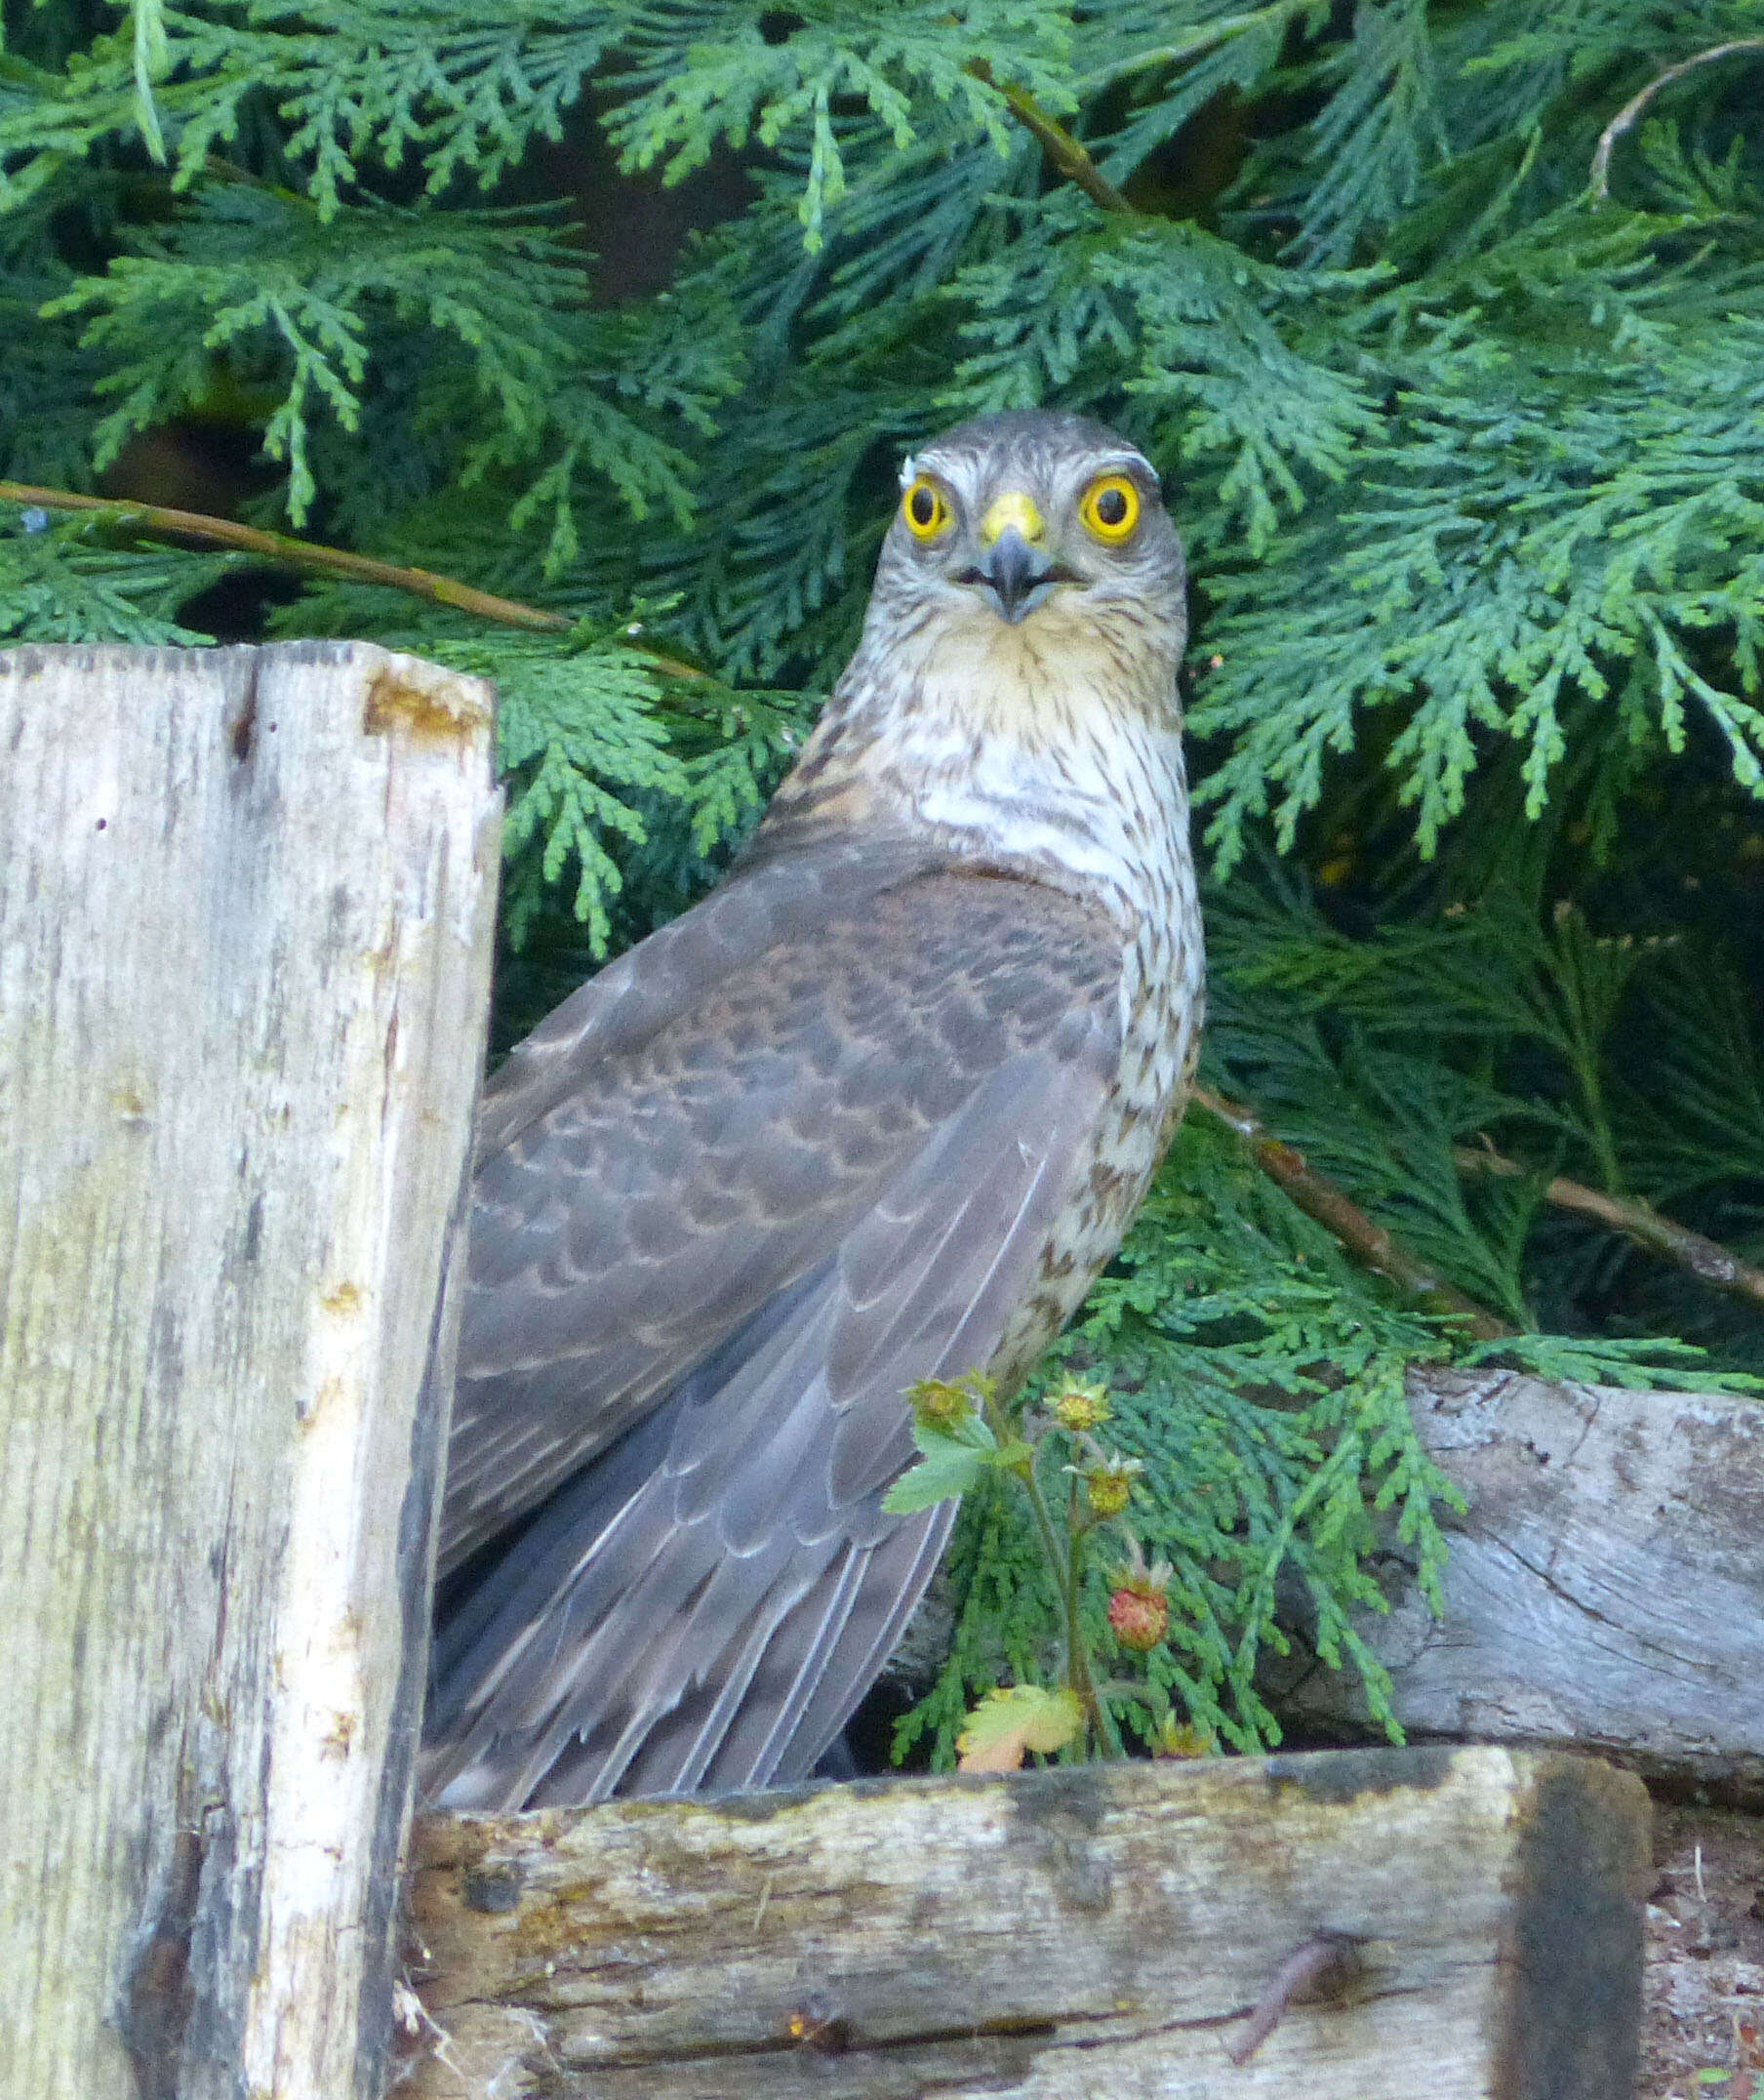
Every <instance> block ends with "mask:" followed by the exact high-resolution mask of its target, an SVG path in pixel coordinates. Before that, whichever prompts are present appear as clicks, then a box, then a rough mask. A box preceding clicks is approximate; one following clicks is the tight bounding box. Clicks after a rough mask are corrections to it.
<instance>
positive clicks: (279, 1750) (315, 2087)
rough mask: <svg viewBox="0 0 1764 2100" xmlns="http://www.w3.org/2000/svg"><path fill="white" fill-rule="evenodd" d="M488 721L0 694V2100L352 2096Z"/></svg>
mask: <svg viewBox="0 0 1764 2100" xmlns="http://www.w3.org/2000/svg"><path fill="white" fill-rule="evenodd" d="M492 732H493V723H492V715H491V696H490V692H489V689H488V688H487V687H486V686H484V685H483V684H482V683H481V682H480V681H478V680H476V679H470V678H462V677H460V676H457V675H456V674H454V673H452V672H449V671H444V670H440V669H438V668H437V667H435V666H432V665H425V664H422V663H420V662H418V661H417V660H416V659H414V658H409V657H399V656H393V655H389V654H387V652H385V651H384V650H381V649H374V648H369V647H366V646H363V645H356V644H348V643H344V644H330V643H324V644H316V643H302V644H297V645H293V646H287V647H278V648H270V649H261V650H253V649H229V650H188V651H183V650H135V649H115V648H101V649H93V648H62V649H56V648H28V649H21V650H17V651H13V652H9V653H3V654H0V1427H3V1429H4V1445H3V1449H4V1459H3V1461H0V1624H3V1625H4V1628H5V1635H4V1643H5V1650H6V1666H7V1685H6V1696H5V1698H3V1699H0V1973H3V1974H4V1976H5V1978H6V1988H5V1993H4V1999H5V2004H6V2012H5V2015H4V2017H3V2018H0V2094H4V2095H5V2096H6V2100H22V2096H26V2095H28V2096H29V2100H125V2096H137V2095H139V2096H141V2100H173V2096H175V2100H208V2096H214V2100H221V2096H222V2095H224V2096H225V2100H248V2096H258V2095H267V2094H269V2093H272V2092H273V2093H274V2094H275V2095H276V2096H277V2100H350V2096H354V2095H360V2096H362V2100H366V2096H367V2095H369V2094H370V2093H377V2092H378V2090H379V2085H380V2074H381V2069H382V2068H383V2062H384V2052H385V2047H386V2044H387V2041H388V2039H389V2034H388V2030H389V2023H390V2008H391V1981H392V1979H391V1968H390V1955H391V1926H392V1906H393V1900H394V1890H395V1886H396V1873H397V1862H398V1857H399V1851H400V1845H401V1839H402V1837H403V1833H404V1830H405V1825H406V1817H407V1813H408V1802H409V1793H410V1777H411V1758H412V1754H413V1750H414V1741H415V1734H416V1729H417V1724H418V1717H419V1707H420V1703H421V1686H422V1675H423V1660H424V1641H425V1628H426V1617H427V1591H428V1579H429V1567H430V1561H431V1546H430V1530H431V1526H430V1521H429V1515H430V1507H431V1503H432V1499H433V1495H434V1491H435V1484H436V1482H435V1476H436V1470H437V1466H438V1462H439V1442H440V1437H441V1434H442V1431H443V1421H444V1409H443V1405H442V1400H443V1396H444V1395H445V1393H446V1391H447V1390H448V1387H449V1386H450V1385H451V1376H452V1373H451V1365H452V1349H453V1335H452V1326H451V1321H450V1313H449V1310H448V1299H447V1294H446V1293H444V1292H443V1291H442V1290H441V1289H440V1284H441V1278H442V1274H443V1269H444V1264H445V1261H446V1257H447V1254H448V1251H449V1248H450V1246H451V1245H452V1244H453V1243H454V1240H455V1238H456V1235H458V1234H459V1233H460V1232H461V1227H462V1220H463V1215H464V1213H463V1198H464V1191H465V1174H466V1167H467V1158H468V1151H469V1139H470V1123H471V1112H472V1105H473V1101H474V1098H475V1093H476V1081H477V1070H478V1064H479V1055H480V1045H481V1042H482V1038H483V1031H484V1025H485V1014H486V1007H487V1002H488V981H489V961H490V944H491V937H492V929H493V922H494V911H495V893H496V878H497V844H498V830H499V798H498V795H497V791H496V789H495V787H494V784H493V781H492V777H491V740H492Z"/></svg>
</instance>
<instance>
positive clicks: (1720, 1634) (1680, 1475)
mask: <svg viewBox="0 0 1764 2100" xmlns="http://www.w3.org/2000/svg"><path fill="white" fill-rule="evenodd" d="M1410 1405H1411V1407H1412V1409H1413V1412H1414V1415H1415V1421H1416V1427H1417V1428H1418V1430H1419V1431H1420V1433H1421V1435H1422V1439H1423V1442H1424V1443H1425V1444H1426V1446H1427V1448H1428V1450H1429V1451H1430V1452H1431V1454H1432V1455H1433V1457H1434V1458H1435V1459H1436V1460H1437V1461H1438V1462H1439V1464H1440V1466H1441V1467H1442V1468H1443V1469H1444V1470H1445V1471H1446V1472H1447V1473H1448V1474H1450V1475H1451V1476H1452V1478H1453V1479H1454V1480H1456V1481H1457V1483H1458V1485H1459V1486H1460V1487H1462V1488H1463V1491H1464V1494H1465V1497H1466V1499H1467V1501H1468V1503H1469V1509H1468V1511H1467V1513H1466V1514H1464V1515H1463V1516H1458V1515H1455V1514H1452V1513H1450V1512H1443V1513H1442V1521H1443V1523H1444V1525H1445V1529H1446V1533H1447V1536H1448V1539H1449V1540H1450V1544H1451V1555H1450V1558H1449V1559H1448V1561H1447V1563H1446V1572H1445V1612H1444V1615H1443V1617H1441V1618H1438V1619H1436V1618H1434V1617H1433V1615H1432V1613H1431V1612H1430V1611H1429V1610H1428V1608H1427V1606H1426V1604H1425V1602H1424V1601H1423V1599H1422V1598H1421V1597H1420V1596H1419V1595H1417V1594H1416V1592H1415V1590H1414V1588H1413V1586H1412V1585H1410V1584H1409V1583H1408V1582H1407V1581H1406V1580H1405V1579H1404V1578H1405V1575H1406V1569H1405V1565H1404V1551H1405V1550H1404V1549H1403V1547H1402V1546H1401V1544H1400V1542H1398V1541H1397V1540H1396V1538H1395V1537H1394V1535H1392V1537H1391V1538H1390V1539H1389V1541H1388V1553H1387V1555H1386V1558H1385V1566H1386V1569H1387V1572H1388V1575H1389V1578H1390V1580H1389V1585H1388V1587H1389V1589H1390V1592H1391V1597H1392V1609H1391V1611H1390V1613H1389V1614H1388V1616H1381V1615H1378V1614H1370V1613H1369V1614H1367V1615H1366V1616H1365V1618H1364V1620H1363V1622H1362V1623H1361V1625H1360V1632H1361V1633H1362V1634H1363V1635H1364V1636H1365V1637H1366V1639H1367V1640H1368V1641H1369V1642H1370V1643H1371V1645H1372V1646H1373V1648H1374V1649H1375V1650H1376V1651H1377V1652H1378V1653H1379V1654H1380V1655H1381V1656H1382V1657H1383V1661H1384V1664H1385V1667H1386V1668H1387V1669H1388V1670H1389V1672H1390V1676H1391V1681H1392V1685H1393V1687H1394V1701H1395V1707H1396V1713H1397V1717H1398V1718H1399V1719H1400V1720H1401V1722H1402V1724H1403V1726H1404V1728H1405V1729H1406V1730H1407V1731H1408V1732H1409V1734H1410V1736H1411V1738H1412V1739H1413V1738H1414V1737H1416V1736H1446V1737H1466V1736H1467V1737H1469V1738H1471V1739H1473V1740H1475V1741H1479V1742H1503V1743H1509V1744H1515V1745H1517V1744H1527V1745H1531V1746H1534V1747H1537V1746H1544V1747H1549V1748H1554V1749H1565V1750H1579V1751H1583V1752H1590V1753H1593V1754H1595V1755H1599V1756H1610V1757H1617V1758H1620V1759H1621V1760H1622V1761H1623V1762H1624V1764H1627V1765H1629V1766H1630V1767H1631V1768H1632V1769H1634V1770H1638V1771H1640V1772H1641V1773H1643V1774H1644V1776H1646V1777H1648V1778H1650V1779H1658V1780H1664V1781H1670V1782H1676V1783H1677V1784H1678V1785H1680V1786H1687V1785H1696V1786H1699V1787H1703V1788H1705V1789H1710V1790H1713V1791H1715V1792H1716V1793H1718V1794H1719V1795H1720V1796H1721V1797H1723V1798H1725V1799H1728V1800H1730V1801H1734V1802H1736V1803H1738V1804H1741V1805H1746V1806H1751V1807H1759V1806H1764V1612H1760V1610H1759V1599H1760V1598H1761V1597H1764V1522H1760V1520H1759V1512H1760V1511H1761V1510H1764V1403H1761V1402H1760V1401H1759V1400H1757V1399H1754V1398H1732V1397H1729V1396H1727V1395H1725V1394H1722V1393H1643V1392H1625V1391H1619V1390H1616V1389H1614V1388H1611V1387H1605V1386H1579V1385H1570V1386H1558V1385H1549V1384H1546V1383H1544V1381H1543V1380H1541V1379H1536V1378H1522V1377H1519V1376H1516V1375H1514V1374H1513V1373H1510V1372H1499V1371H1496V1372H1476V1373H1446V1372H1436V1371H1429V1372H1420V1373H1417V1374H1416V1375H1415V1376H1414V1378H1413V1379H1412V1380H1411V1385H1410ZM1392 1529H1393V1527H1392ZM1300 1631H1301V1632H1302V1631H1303V1629H1302V1628H1301V1629H1300ZM1264 1690H1265V1691H1266V1692H1267V1693H1268V1695H1269V1696H1270V1698H1271V1699H1272V1700H1273V1702H1274V1704H1275V1705H1276V1707H1277V1708H1278V1710H1279V1711H1280V1712H1281V1714H1282V1715H1283V1716H1286V1717H1287V1718H1288V1719H1289V1720H1295V1721H1299V1722H1305V1723H1313V1724H1314V1723H1316V1722H1319V1721H1321V1722H1325V1723H1337V1722H1347V1723H1349V1724H1352V1723H1355V1722H1359V1721H1363V1720H1364V1718H1365V1709H1364V1705H1363V1703H1362V1702H1361V1700H1360V1698H1359V1694H1358V1686H1357V1684H1356V1682H1355V1680H1354V1679H1353V1678H1352V1677H1351V1676H1343V1675H1340V1674H1337V1673H1335V1672H1332V1671H1328V1670H1324V1669H1321V1668H1315V1667H1312V1668H1306V1667H1305V1659H1304V1657H1303V1650H1302V1647H1301V1648H1299V1649H1298V1651H1297V1652H1296V1654H1295V1656H1294V1657H1293V1658H1290V1659H1287V1660H1284V1661H1283V1660H1279V1659H1276V1658H1273V1657H1270V1658H1269V1659H1268V1664H1267V1682H1266V1684H1265V1685H1264Z"/></svg>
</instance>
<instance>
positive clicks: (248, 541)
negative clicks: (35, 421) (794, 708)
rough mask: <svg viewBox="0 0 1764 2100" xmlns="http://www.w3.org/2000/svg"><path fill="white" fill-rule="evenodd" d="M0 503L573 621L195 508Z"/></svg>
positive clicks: (101, 501) (22, 495)
mask: <svg viewBox="0 0 1764 2100" xmlns="http://www.w3.org/2000/svg"><path fill="white" fill-rule="evenodd" d="M0 502H4V503H9V504H22V505H25V507H26V508H29V507H31V506H33V505H34V506H35V507H37V508H39V509H43V510H86V511H92V512H95V513H98V514H100V515H101V516H103V517H104V518H105V519H107V520H109V521H110V522H113V523H115V524H118V525H123V526H128V527H131V528H133V529H134V530H135V531H137V532H142V533H147V534H150V535H152V536H153V537H154V538H155V539H162V540H199V541H202V542H204V543H205V544H206V545H210V546H218V547H224V548H225V549H227V551H229V552H231V553H235V554H253V555H256V556H257V557H258V558H259V559H261V560H262V561H267V562H271V563H273V564H274V565H275V566H276V567H277V568H282V569H295V570H299V571H301V573H302V574H305V575H312V576H342V577H348V578H351V579H352V580H353V581H354V582H356V583H360V584H381V585H383V586H385V587H386V588H387V589H388V590H402V591H406V592H408V593H409V594H410V595H411V596H412V597H418V598H426V599H428V600H429V601H430V602H431V603H432V604H435V605H451V606H454V607H455V608H456V609H457V610H458V611H460V612H462V613H470V614H472V615H474V616H475V617H476V618H477V619H479V620H492V621H496V622H497V623H499V624H500V625H501V626H509V627H528V628H538V629H541V630H542V631H544V632H547V633H554V634H555V633H565V632H567V631H568V630H569V629H570V628H571V627H573V626H575V625H576V623H575V622H574V621H573V620H571V619H569V618H567V617H566V616H565V615H564V614H562V613H553V612H547V611H546V610H545V609H544V608H543V607H542V606H538V605H523V604H521V603H520V602H519V600H518V599H515V598H499V597H498V596H497V595H496V594H495V592H494V591H489V590H479V589H478V588H477V587H476V586H475V585H472V584H461V583H460V582H459V581H458V580H457V579H456V578H454V577H451V576H437V575H436V574H435V572H434V571H433V570H431V569H412V568H405V567H401V566H400V565H399V564H397V563H396V562H389V561H375V560H374V559H372V558H371V557H370V556H369V555H366V554H351V553H350V552H349V551H348V550H347V548H345V547H341V546H324V545H321V544H320V543H319V542H318V541H316V540H296V539H294V538H293V537H292V536H291V535H289V534H287V533H279V532H263V531H261V530H260V529H259V528H258V527H257V526H255V525H241V524H240V523H239V522H238V521H237V519H235V518H217V517H210V516H208V515H207V514H206V513H205V512H203V511H200V510H168V509H167V508H166V507H165V506H164V505H161V504H140V503H134V502H130V501H128V500H126V499H120V498H116V497H109V496H80V495H76V494H75V493H74V492H73V491H72V490H71V489H39V488H32V487H31V486H30V485H29V484H28V483H25V482H22V481H0ZM631 646H632V647H633V648H635V649H636V650H637V651H638V653H639V654H640V655H643V656H645V657H647V658H648V659H649V661H650V662H651V663H652V664H654V665H655V666H656V668H657V669H658V670H661V671H664V672H665V673H666V674H667V676H668V677H670V678H684V679H691V680H694V681H704V682H709V680H710V674H709V672H708V671H702V670H700V669H698V668H697V667H696V666H694V665H691V664H682V663H681V662H679V661H678V659H676V658H674V657H669V656H663V655H662V654H661V653H660V652H659V651H657V650H654V649H651V648H648V647H647V646H645V645H644V644H642V643H636V642H633V643H632V644H631Z"/></svg>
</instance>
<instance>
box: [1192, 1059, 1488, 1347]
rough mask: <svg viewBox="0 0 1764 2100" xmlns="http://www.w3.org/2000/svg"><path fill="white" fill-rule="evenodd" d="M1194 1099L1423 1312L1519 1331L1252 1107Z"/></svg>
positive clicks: (1202, 1094) (1197, 1095)
mask: <svg viewBox="0 0 1764 2100" xmlns="http://www.w3.org/2000/svg"><path fill="white" fill-rule="evenodd" d="M1194 1100H1195V1102H1196V1103H1197V1104H1198V1105H1199V1106H1200V1107H1201V1108H1203V1109H1205V1110H1207V1111H1209V1112H1210V1113H1211V1114H1213V1115H1216V1116H1218V1118H1219V1120H1220V1121H1221V1122H1222V1123H1224V1124H1226V1125H1227V1126H1228V1127H1229V1128H1230V1129H1232V1130H1234V1131H1236V1133H1237V1135H1238V1136H1239V1137H1240V1138H1242V1139H1243V1141H1244V1143H1245V1144H1246V1145H1248V1147H1249V1148H1250V1151H1251V1152H1252V1153H1253V1154H1254V1155H1255V1159H1256V1164H1257V1165H1258V1166H1259V1167H1261V1169H1262V1171H1263V1173H1264V1174H1265V1175H1266V1176H1267V1177H1268V1179H1269V1180H1270V1181H1272V1182H1274V1183H1275V1184H1276V1185H1277V1186H1278V1187H1279V1188H1280V1189H1282V1190H1284V1191H1285V1192H1286V1193H1287V1194H1288V1195H1289V1196H1291V1197H1292V1199H1293V1201H1294V1202H1295V1203H1297V1204H1298V1206H1299V1208H1300V1209H1301V1210H1302V1211H1303V1212H1304V1214H1305V1215H1306V1217H1309V1218H1314V1219H1315V1220H1316V1221H1317V1223H1318V1224H1319V1225H1320V1226H1322V1227H1324V1228H1325V1230H1326V1231H1328V1232H1333V1233H1334V1234H1335V1236H1336V1237H1337V1239H1339V1240H1340V1241H1341V1243H1342V1244H1343V1247H1345V1248H1346V1249H1347V1251H1348V1253H1349V1254H1351V1255H1352V1256H1353V1258H1354V1259H1355V1261H1357V1262H1359V1263H1360V1264H1361V1265H1362V1266H1363V1267H1365V1268H1367V1269H1370V1270H1371V1271H1372V1272H1374V1273H1375V1274H1376V1275H1381V1276H1383V1278H1384V1279H1385V1280H1386V1281H1387V1282H1389V1283H1393V1284H1394V1285H1395V1286H1396V1288H1397V1289H1398V1290H1399V1291H1401V1292H1402V1293H1403V1295H1404V1296H1405V1297H1407V1298H1411V1299H1413V1300H1414V1301H1415V1303H1416V1304H1417V1305H1418V1306H1420V1307H1421V1309H1422V1311H1423V1312H1424V1313H1435V1314H1440V1315H1443V1316H1445V1317H1447V1318H1450V1319H1457V1320H1461V1321H1462V1322H1463V1327H1464V1330H1465V1332H1466V1333H1468V1334H1470V1335H1472V1336H1474V1338H1475V1339H1476V1340H1477V1341H1478V1342H1500V1341H1504V1340H1505V1339H1506V1338H1507V1337H1508V1336H1509V1335H1513V1334H1516V1333H1517V1332H1518V1329H1517V1328H1514V1327H1509V1326H1508V1325H1507V1323H1506V1322H1505V1321H1504V1320H1503V1319H1501V1318H1499V1317H1498V1316H1497V1315H1496V1314H1495V1313H1491V1312H1490V1311H1489V1310H1488V1308H1487V1307H1486V1306H1482V1305H1478V1304H1477V1303H1476V1301H1475V1299H1473V1298H1469V1297H1466V1296H1465V1295H1464V1293H1463V1291H1461V1290H1460V1289H1459V1288H1458V1287H1457V1285H1456V1284H1453V1283H1448V1282H1447V1281H1446V1279H1445V1278H1444V1277H1443V1276H1439V1275H1435V1274H1434V1272H1433V1271H1432V1270H1430V1269H1429V1268H1428V1267H1427V1265H1426V1264H1425V1263H1424V1262H1423V1260H1422V1259H1421V1258H1420V1256H1419V1255H1415V1254H1411V1253H1410V1251H1409V1250H1408V1248H1407V1247H1405V1246H1403V1245H1402V1244H1401V1242H1400V1241H1398V1240H1397V1239H1395V1238H1394V1237H1393V1236H1392V1235H1391V1234H1390V1233H1389V1232H1386V1231H1385V1230H1384V1228H1383V1226H1382V1225H1380V1224H1378V1223H1377V1222H1376V1221H1375V1220H1374V1219H1372V1218H1369V1217H1368V1216H1367V1215H1366V1213H1365V1212H1364V1211H1363V1210H1361V1208H1360V1207H1359V1205H1358V1204H1357V1203H1355V1202H1353V1201H1352V1200H1351V1199H1350V1198H1349V1197H1348V1196H1346V1195H1345V1194H1343V1191H1341V1190H1340V1189H1338V1188H1337V1187H1336V1185H1335V1183H1334V1182H1332V1181H1328V1180H1326V1179H1325V1178H1324V1177H1323V1176H1322V1175H1321V1174H1319V1173H1318V1172H1317V1171H1316V1170H1315V1168H1313V1167H1312V1166H1311V1165H1310V1163H1309V1161H1308V1160H1307V1159H1306V1158H1305V1156H1304V1154H1303V1152H1302V1151H1297V1150H1296V1149H1295V1148H1294V1147H1292V1146H1290V1145H1286V1144H1283V1143H1282V1142H1281V1141H1280V1139H1278V1138H1276V1137H1275V1136H1274V1135H1273V1134H1272V1133H1271V1132H1270V1131H1269V1130H1268V1128H1267V1126H1266V1125H1265V1124H1264V1123H1263V1121H1262V1119H1261V1117H1260V1116H1258V1115H1257V1113H1256V1111H1254V1110H1253V1109H1248V1108H1246V1107H1245V1106H1244V1105H1243V1103H1242V1102H1240V1101H1227V1100H1226V1099H1225V1097H1224V1096H1223V1095H1222V1094H1215V1093H1214V1092H1212V1090H1211V1089H1210V1088H1208V1087H1204V1086H1197V1087H1196V1088H1195V1089H1194Z"/></svg>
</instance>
